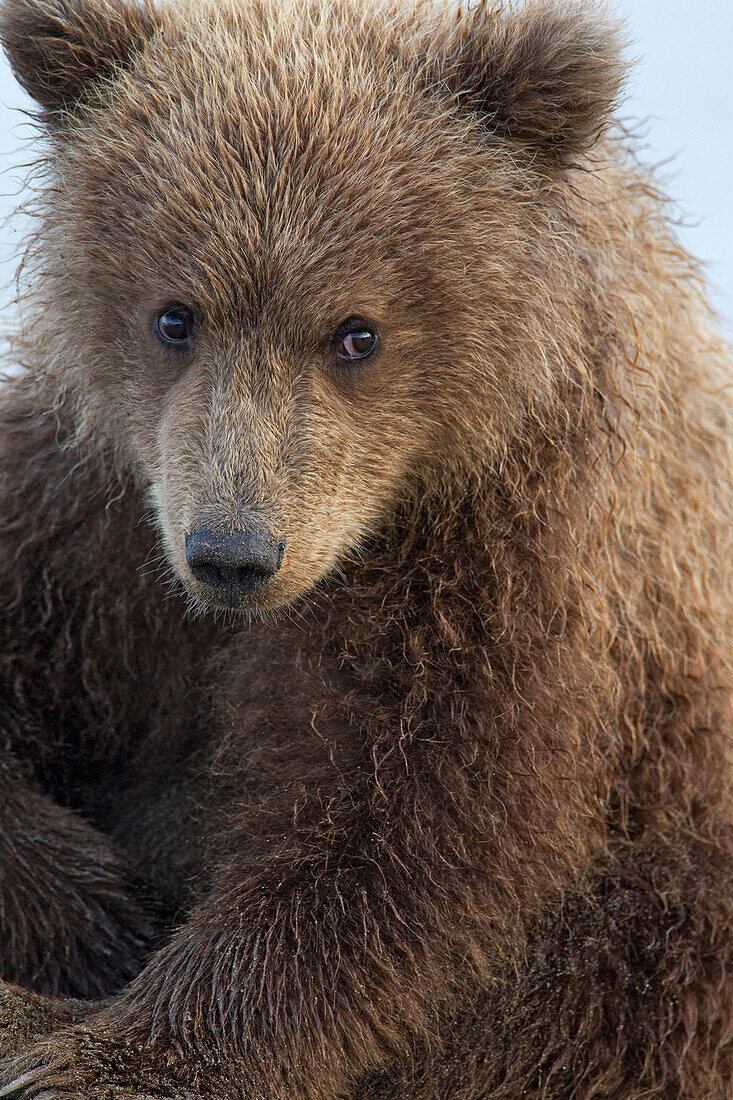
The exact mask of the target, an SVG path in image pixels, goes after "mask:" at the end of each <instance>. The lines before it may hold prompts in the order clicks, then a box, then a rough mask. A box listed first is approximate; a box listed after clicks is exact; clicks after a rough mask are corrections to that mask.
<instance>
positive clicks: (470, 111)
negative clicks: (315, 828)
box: [0, 0, 622, 611]
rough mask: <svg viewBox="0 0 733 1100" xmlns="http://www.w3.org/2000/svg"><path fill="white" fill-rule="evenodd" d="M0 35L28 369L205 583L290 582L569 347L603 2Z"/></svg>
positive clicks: (154, 13) (553, 372)
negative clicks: (34, 173)
mask: <svg viewBox="0 0 733 1100" xmlns="http://www.w3.org/2000/svg"><path fill="white" fill-rule="evenodd" d="M0 34H1V36H2V40H3V42H4V45H5V48H6V50H7V52H8V54H9V57H10V59H11V62H12V64H13V67H14V70H15V72H16V74H17V76H18V78H19V80H20V81H21V83H22V84H23V85H24V86H25V88H26V89H27V90H28V91H29V92H30V93H31V95H32V96H33V97H34V98H35V99H36V101H37V103H38V104H39V105H40V108H41V113H40V119H41V123H42V126H43V128H44V133H45V135H46V140H47V147H48V157H47V160H46V170H47V181H48V183H47V186H46V187H45V189H44V190H43V192H42V195H41V200H40V211H39V213H40V224H39V230H38V233H37V238H36V243H35V245H33V246H32V248H31V257H32V260H33V261H34V263H33V262H32V263H31V270H33V271H34V277H33V280H32V282H31V285H30V287H29V292H28V307H27V322H26V323H27V326H28V332H29V333H30V334H31V341H32V345H33V347H34V348H35V349H36V362H35V363H34V364H33V369H34V370H35V371H37V372H38V374H39V376H40V377H42V379H43V384H44V385H45V386H47V387H50V391H49V392H51V393H53V394H55V395H56V396H55V400H56V401H57V402H59V403H63V404H64V405H66V406H68V407H71V408H73V410H74V418H75V422H76V426H77V433H78V438H80V439H82V440H85V441H86V442H87V443H89V442H90V441H99V440H104V441H105V445H111V446H112V447H113V448H114V452H115V454H116V455H117V457H118V460H119V462H120V464H121V465H122V466H123V467H124V469H125V471H126V472H127V473H128V474H130V475H131V476H133V477H134V478H135V479H136V480H137V481H138V483H139V484H140V486H141V487H142V488H143V490H144V491H146V492H147V493H148V494H149V497H150V499H151V501H152V503H153V505H154V509H155V514H156V516H157V520H158V523H159V526H160V529H161V531H162V534H163V539H164V543H165V548H166V553H167V556H168V560H169V562H170V564H171V566H172V567H173V569H174V570H175V572H176V573H177V575H178V577H179V578H180V579H181V581H182V582H183V583H184V584H185V586H186V588H187V589H188V591H189V593H190V594H191V595H192V597H193V598H194V600H195V601H196V602H197V603H198V604H199V605H200V606H202V607H204V606H205V607H216V606H223V607H235V608H243V609H247V610H254V611H262V610H265V609H268V608H274V607H277V606H278V605H282V604H284V603H287V602H289V601H292V600H293V599H294V598H295V597H297V596H298V595H299V594H301V593H303V592H305V591H307V590H308V589H309V588H311V587H312V586H313V585H314V584H315V583H317V582H318V580H319V579H320V578H322V577H324V576H325V575H326V574H327V573H329V571H331V570H333V569H334V568H336V567H337V566H338V563H339V562H340V561H341V560H343V559H344V557H345V556H347V555H349V554H351V553H354V552H357V551H358V549H359V547H360V545H361V544H362V543H363V542H364V540H365V539H366V538H368V537H369V536H370V535H372V534H373V533H374V531H375V530H376V529H377V528H378V527H379V526H380V525H381V524H383V523H384V522H385V520H386V519H387V518H388V517H389V516H390V515H391V514H392V513H393V511H394V509H395V507H396V504H397V502H399V501H400V500H402V499H404V498H406V497H414V496H416V495H417V494H421V493H426V492H429V493H434V492H440V491H442V488H441V487H444V486H446V485H449V484H450V485H455V484H456V483H460V482H461V480H462V479H464V480H465V478H466V477H468V476H470V475H471V472H472V471H476V470H477V469H478V468H480V467H481V466H482V465H483V464H485V463H492V462H501V460H502V455H504V454H506V452H507V449H508V448H511V447H512V446H513V445H514V441H515V440H516V439H517V438H519V437H520V436H521V434H522V432H523V431H525V425H526V424H527V422H528V420H532V419H533V418H534V419H535V420H536V419H537V418H539V417H541V415H542V410H544V409H546V408H547V407H549V406H550V405H551V404H552V402H553V400H554V399H555V397H556V395H557V392H558V387H559V386H560V384H561V380H565V381H566V382H569V383H570V384H571V385H572V384H573V377H572V376H573V373H574V372H577V371H580V370H582V363H581V362H580V361H581V359H582V356H581V354H580V352H579V345H578V340H579V335H578V334H579V333H580V332H581V330H582V327H583V318H582V308H583V307H582V302H581V300H580V297H579V291H578V289H577V288H578V286H579V285H580V284H581V283H582V275H581V273H580V270H579V264H580V263H581V260H579V258H578V256H577V255H576V253H577V249H576V248H575V247H574V244H573V242H574V239H575V238H574V235H573V233H572V232H571V231H570V230H569V222H570V215H569V214H568V212H567V204H566V201H565V200H566V197H567V195H568V193H569V188H570V186H571V184H570V183H569V182H568V181H569V177H570V176H571V175H572V174H573V173H576V174H577V173H578V169H582V168H583V166H584V165H587V164H588V160H587V154H588V152H589V151H590V149H591V147H592V146H594V144H595V143H596V140H597V138H598V137H599V135H600V134H601V132H602V130H603V128H604V126H605V125H606V123H607V120H608V117H609V113H610V111H611V109H612V106H613V103H614V100H615V98H616V96H617V93H618V89H619V83H620V80H621V76H622V65H621V62H620V60H619V42H618V34H617V31H616V29H615V28H614V27H613V26H609V22H608V19H607V18H606V16H605V15H604V14H603V12H600V11H598V10H595V11H593V10H591V11H589V9H588V6H587V5H586V4H582V3H570V4H569V3H566V2H565V0H557V3H556V4H554V5H553V4H548V3H544V2H539V3H538V2H530V3H529V4H527V5H525V6H523V7H521V8H513V7H509V8H501V9H500V8H496V7H489V6H485V5H480V6H478V7H475V8H469V9H468V10H467V11H463V12H461V11H458V10H456V9H454V8H453V7H451V6H450V5H448V4H445V5H443V6H441V5H438V4H432V3H427V2H421V0H418V2H417V3H416V4H414V5H412V4H410V3H407V2H406V3H405V5H404V6H399V3H398V2H397V0H395V2H394V3H390V2H387V3H377V4H374V3H372V2H371V0H369V2H368V3H367V2H366V0H325V2H321V0H192V2H191V3H189V2H182V3H176V2H174V0H170V2H168V3H162V4H152V3H149V2H148V0H142V2H140V3H133V2H132V0H126V2H121V0H4V2H3V3H2V6H1V8H0ZM34 264H35V266H34Z"/></svg>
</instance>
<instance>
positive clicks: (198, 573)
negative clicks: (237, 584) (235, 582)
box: [188, 560, 226, 588]
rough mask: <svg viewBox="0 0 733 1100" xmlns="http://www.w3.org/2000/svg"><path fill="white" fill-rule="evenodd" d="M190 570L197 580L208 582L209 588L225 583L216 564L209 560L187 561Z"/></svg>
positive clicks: (218, 586) (219, 586)
mask: <svg viewBox="0 0 733 1100" xmlns="http://www.w3.org/2000/svg"><path fill="white" fill-rule="evenodd" d="M188 564H189V567H190V569H191V572H192V573H193V575H194V577H195V578H196V580H197V581H201V583H202V584H208V585H209V586H210V587H211V588H221V586H222V585H223V584H225V583H226V581H225V579H224V574H223V573H222V570H221V569H220V568H219V566H218V565H214V564H213V562H210V561H195V560H194V561H189V563H188Z"/></svg>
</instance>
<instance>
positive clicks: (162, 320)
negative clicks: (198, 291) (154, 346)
mask: <svg viewBox="0 0 733 1100" xmlns="http://www.w3.org/2000/svg"><path fill="white" fill-rule="evenodd" d="M195 320H196V319H195V317H194V313H193V310H191V309H189V308H188V306H169V307H168V309H166V310H164V311H163V313H159V314H158V316H157V317H156V318H155V321H154V322H153V330H154V332H155V335H156V336H157V337H158V339H159V340H160V342H161V344H165V346H166V347H168V348H182V347H185V346H186V344H188V343H189V342H190V340H191V337H192V336H193V331H194V328H195Z"/></svg>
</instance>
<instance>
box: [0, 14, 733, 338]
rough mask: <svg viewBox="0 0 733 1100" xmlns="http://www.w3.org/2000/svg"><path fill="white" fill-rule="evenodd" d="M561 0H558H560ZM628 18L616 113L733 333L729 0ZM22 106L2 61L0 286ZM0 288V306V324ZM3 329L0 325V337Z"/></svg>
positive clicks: (21, 147)
mask: <svg viewBox="0 0 733 1100" xmlns="http://www.w3.org/2000/svg"><path fill="white" fill-rule="evenodd" d="M559 2H562V0H559ZM613 6H615V7H616V8H617V9H618V10H619V11H620V12H621V13H622V14H623V15H624V16H625V17H626V19H627V21H628V27H629V32H630V36H631V40H632V45H631V48H630V55H631V56H632V57H633V58H636V59H638V62H637V65H636V67H635V69H634V70H633V72H632V74H631V80H630V84H629V92H630V98H629V99H628V101H627V103H626V105H625V107H624V109H623V111H622V115H623V117H624V118H627V119H635V120H646V122H645V126H644V130H645V133H646V135H647V136H646V139H645V144H646V146H647V151H646V153H645V158H646V159H647V161H648V162H649V163H653V164H659V163H661V162H663V161H664V162H667V163H665V165H664V167H663V168H662V169H661V173H662V177H663V178H664V180H665V181H666V186H667V190H668V191H669V193H670V194H671V196H672V197H673V199H674V200H675V201H676V202H677V203H678V205H679V209H680V212H681V214H682V215H683V217H684V224H683V226H682V228H681V229H680V234H681V236H682V238H683V240H684V241H685V242H686V244H687V246H688V247H689V248H690V250H691V251H692V252H693V253H694V254H695V255H696V256H698V257H699V258H700V259H703V260H705V261H706V262H707V264H708V265H709V277H710V281H711V284H712V286H713V290H714V294H713V298H714V301H715V304H716V305H717V307H718V309H719V311H720V312H721V314H722V316H723V318H724V321H725V323H726V325H727V328H728V331H729V332H731V333H733V187H732V186H731V176H732V175H733V64H732V63H731V50H732V47H733V0H677V2H676V3H670V0H618V2H617V3H616V4H615V5H613ZM24 106H28V103H27V101H26V100H25V98H24V96H23V95H22V93H21V92H20V89H19V88H18V87H17V86H16V84H15V82H14V80H13V77H12V74H11V72H10V70H9V67H8V65H7V63H6V62H5V60H4V59H3V60H2V62H0V286H2V287H7V285H8V284H9V283H11V282H12V274H13V271H14V267H15V261H14V259H13V255H14V252H15V250H16V247H17V242H18V239H19V236H20V227H19V225H16V226H13V224H12V222H11V223H9V224H8V223H6V218H7V216H8V214H9V213H10V212H11V211H12V209H13V208H14V206H15V205H16V204H17V201H18V193H19V189H20V181H21V179H22V174H23V173H22V168H21V167H20V166H21V165H22V164H23V162H24V161H27V160H29V159H32V150H31V149H29V148H28V144H27V140H26V139H27V136H28V127H27V125H25V124H24V120H23V117H22V115H20V114H19V113H18V112H17V110H15V108H18V107H24ZM9 296H10V295H9V292H8V290H7V289H5V290H0V310H2V311H3V312H4V314H5V318H6V320H7V319H8V316H9V315H8V310H9V306H8V300H9ZM4 327H5V328H6V327H7V324H6V323H5V321H3V320H2V319H0V331H2V329H3V328H4Z"/></svg>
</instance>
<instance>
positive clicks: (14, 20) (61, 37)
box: [0, 0, 157, 119]
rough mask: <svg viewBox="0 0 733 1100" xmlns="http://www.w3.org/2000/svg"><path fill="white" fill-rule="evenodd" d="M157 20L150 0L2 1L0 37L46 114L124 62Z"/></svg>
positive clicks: (78, 98)
mask: <svg viewBox="0 0 733 1100" xmlns="http://www.w3.org/2000/svg"><path fill="white" fill-rule="evenodd" d="M156 25H157V23H156V19H155V10H154V7H153V4H152V2H151V0H0V41H2V45H3V47H4V49H5V52H6V53H7V55H8V59H9V61H10V64H11V66H12V68H13V72H14V73H15V75H16V77H17V79H18V81H19V82H20V83H21V84H22V85H23V87H24V88H25V89H26V91H27V92H29V93H30V95H31V96H32V97H33V98H34V99H35V100H36V102H37V103H39V104H40V106H41V107H43V108H44V109H45V112H46V118H47V119H53V118H54V116H56V115H57V114H58V113H60V112H62V111H66V112H68V111H73V109H74V107H75V106H76V105H77V104H79V103H81V102H83V101H84V100H86V99H88V98H89V96H90V95H91V94H92V93H93V90H94V88H95V86H96V85H97V84H98V83H99V82H100V81H103V80H105V79H106V78H108V77H110V76H112V75H113V73H114V72H115V71H116V70H118V69H119V68H124V67H125V66H126V65H128V64H129V63H130V61H131V60H132V58H133V57H134V55H135V53H136V52H137V51H138V50H140V49H142V47H143V45H144V43H145V41H146V39H147V38H149V37H150V36H151V35H152V34H153V33H154V31H155V29H156Z"/></svg>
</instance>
